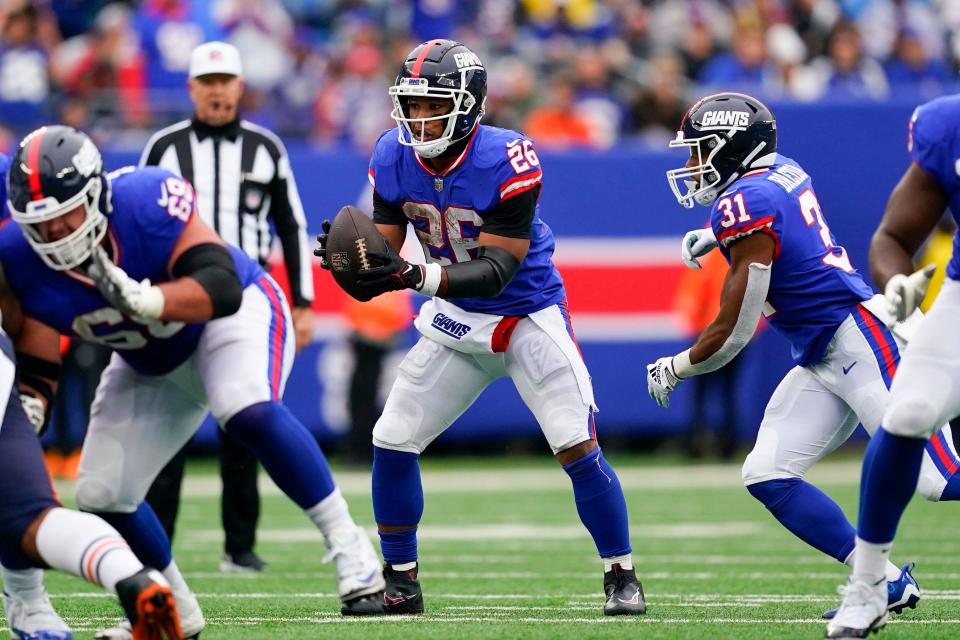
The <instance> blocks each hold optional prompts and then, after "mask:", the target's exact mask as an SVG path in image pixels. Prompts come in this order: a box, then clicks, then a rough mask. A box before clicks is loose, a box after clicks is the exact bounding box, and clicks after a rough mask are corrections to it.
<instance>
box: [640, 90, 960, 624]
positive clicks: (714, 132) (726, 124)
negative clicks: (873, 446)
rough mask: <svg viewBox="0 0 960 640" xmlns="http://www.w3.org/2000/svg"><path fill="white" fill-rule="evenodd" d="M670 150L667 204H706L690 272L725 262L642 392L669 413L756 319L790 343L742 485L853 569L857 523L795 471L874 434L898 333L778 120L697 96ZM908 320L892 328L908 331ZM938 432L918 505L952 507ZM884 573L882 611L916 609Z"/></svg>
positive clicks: (952, 462)
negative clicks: (697, 314) (699, 323)
mask: <svg viewBox="0 0 960 640" xmlns="http://www.w3.org/2000/svg"><path fill="white" fill-rule="evenodd" d="M670 147H672V148H685V149H688V150H689V152H690V158H689V160H688V161H687V163H686V165H685V166H684V167H683V168H680V169H674V170H672V171H669V172H668V173H667V178H668V181H669V183H670V186H671V188H672V189H673V192H674V194H675V195H676V197H677V200H678V201H679V202H680V204H682V205H684V206H686V207H692V206H693V205H694V203H695V202H696V203H699V204H702V205H710V206H711V207H712V209H711V215H710V225H711V228H710V229H709V230H698V231H695V232H691V233H689V234H687V237H686V238H685V240H684V243H685V244H684V247H685V255H686V254H691V258H690V260H691V261H688V264H689V265H691V266H698V265H696V262H695V260H693V258H694V257H696V256H700V255H703V254H705V253H706V252H707V251H709V250H711V249H712V248H713V247H714V246H717V245H719V248H720V251H721V252H722V253H723V255H724V257H725V258H726V259H727V261H728V262H729V263H730V265H731V268H730V271H729V273H728V275H727V279H726V281H725V283H724V289H723V293H722V296H721V301H720V311H719V312H718V314H717V318H716V319H715V320H714V322H713V323H712V324H711V325H710V326H709V327H707V329H706V330H705V331H704V332H703V334H702V335H701V336H700V338H699V339H698V340H697V343H696V344H695V345H694V346H693V347H692V348H690V349H689V350H687V351H684V352H683V353H680V354H678V355H676V356H673V357H666V358H660V359H659V360H657V361H656V362H655V363H653V364H651V365H649V366H648V367H647V370H648V377H647V384H648V389H649V391H650V395H651V397H652V398H654V400H656V402H657V403H658V404H659V405H660V406H662V407H667V406H669V396H670V393H671V392H672V391H673V390H674V389H675V388H676V387H677V385H679V384H680V382H682V381H683V380H684V379H686V378H688V377H690V376H693V375H698V374H701V373H707V372H709V371H713V370H716V369H718V368H720V367H722V366H724V365H725V364H726V363H727V362H729V361H730V360H732V359H733V358H734V357H735V356H736V355H737V354H738V353H739V351H740V350H741V349H742V348H743V347H744V346H745V345H746V344H747V342H748V341H749V339H750V337H751V336H752V335H753V332H754V330H755V328H756V326H757V322H758V321H759V319H760V315H761V313H763V314H764V315H765V316H766V317H767V319H768V321H769V322H770V324H771V326H773V327H774V328H775V329H777V330H779V331H780V332H781V333H783V334H784V335H785V336H786V337H787V338H788V339H789V340H790V342H791V344H792V355H793V359H794V362H795V363H796V365H797V366H795V367H794V368H793V369H792V370H791V371H790V372H789V373H788V374H787V375H786V377H785V378H784V379H783V381H782V382H781V383H780V385H779V386H778V387H777V389H776V391H775V392H774V394H773V396H772V397H771V398H770V401H769V403H768V405H767V408H766V412H765V414H764V417H763V421H762V423H761V425H760V430H759V433H758V434H757V442H756V445H755V446H754V449H753V451H752V452H751V453H750V455H749V456H748V457H747V459H746V461H745V462H744V465H743V480H744V484H745V485H746V486H747V490H748V491H749V492H750V494H751V495H753V496H754V497H755V498H757V499H758V500H759V501H760V502H762V503H763V504H764V506H766V507H767V509H768V510H769V511H770V512H771V514H773V516H774V517H775V518H777V520H778V521H780V523H781V524H783V526H784V527H786V528H787V529H788V530H789V531H791V532H792V533H793V534H794V535H796V536H797V537H799V538H800V539H801V540H803V541H804V542H806V543H807V544H809V545H810V546H812V547H814V548H816V549H818V550H819V551H822V552H823V553H826V554H827V555H830V556H832V557H833V558H836V559H837V560H838V561H840V562H843V563H846V564H848V565H852V564H853V558H854V554H853V550H854V538H855V531H854V529H853V527H852V526H851V525H850V523H849V522H848V521H847V519H846V516H845V515H844V514H843V511H842V510H841V509H840V507H839V506H838V505H837V504H836V503H835V502H834V501H833V500H832V499H831V498H829V497H828V496H827V495H826V494H824V493H823V492H822V491H820V490H819V489H818V488H816V487H815V486H813V485H811V484H809V483H807V482H805V481H804V479H803V477H804V475H805V474H806V472H807V470H808V469H809V468H810V467H811V466H813V464H814V463H816V461H817V460H819V459H821V458H822V457H824V456H825V455H827V454H829V453H830V452H831V451H833V450H834V449H835V448H836V447H838V446H839V445H840V444H842V443H843V442H845V441H846V440H847V438H849V437H850V434H851V433H852V432H853V430H854V428H855V427H856V426H857V423H858V422H862V423H863V425H864V427H865V428H866V429H867V431H868V432H870V433H873V432H875V431H876V430H877V427H878V426H879V424H880V418H881V415H882V412H883V407H884V406H885V405H886V402H887V397H888V394H889V392H888V389H889V386H890V382H891V380H892V379H893V375H894V373H895V372H896V368H897V364H898V362H899V347H898V340H899V341H900V342H901V343H902V342H903V339H902V338H899V336H898V337H895V336H894V335H893V334H891V332H890V330H889V329H888V328H887V325H888V324H893V321H892V318H891V316H890V314H889V312H888V311H887V309H886V308H885V305H884V304H883V298H882V296H874V294H873V291H872V290H871V289H870V288H869V287H868V286H867V285H866V283H864V281H863V279H862V278H861V277H860V275H859V274H858V273H857V272H856V271H855V270H854V268H853V266H852V265H851V264H850V260H849V258H848V257H847V254H846V251H845V250H844V249H843V247H842V246H840V245H838V244H837V242H836V239H835V238H834V237H833V234H832V233H831V232H830V229H829V228H828V226H827V224H826V221H825V219H824V216H823V212H822V211H821V209H820V204H819V202H818V201H817V197H816V194H815V193H814V191H813V187H812V184H811V180H810V176H808V175H807V174H806V172H804V170H803V169H802V168H801V167H800V166H799V165H797V163H796V162H794V161H793V160H791V159H789V158H787V157H784V156H782V155H779V154H778V153H777V131H776V122H775V120H774V117H773V115H772V114H771V113H770V111H769V110H768V109H767V107H766V106H764V105H763V104H762V103H761V102H760V101H759V100H756V99H755V98H752V97H750V96H747V95H744V94H739V93H721V94H716V95H711V96H707V97H705V98H703V99H701V100H699V101H698V102H697V103H695V104H694V105H693V106H692V107H691V108H690V110H689V111H688V112H687V114H686V116H685V117H684V119H683V122H682V123H681V126H680V131H678V133H677V138H676V139H675V140H674V141H672V142H671V143H670ZM680 182H684V183H685V184H686V187H687V190H686V192H685V193H684V192H683V191H682V190H681V187H680V184H679V183H680ZM691 245H693V248H692V249H691ZM926 276H927V277H928V276H929V273H928V274H926ZM915 322H916V320H913V321H911V322H910V323H907V325H900V326H897V327H896V328H895V331H896V333H906V332H909V330H910V328H911V327H910V326H909V325H914V324H915ZM939 437H941V438H942V442H943V443H944V446H943V447H941V448H938V447H936V446H935V445H934V444H932V443H931V445H930V447H929V453H930V456H929V458H927V459H926V460H925V467H924V474H923V480H922V482H921V484H920V487H919V489H920V492H921V493H922V495H923V496H924V497H925V498H927V499H928V500H933V501H936V500H956V499H958V498H960V478H957V477H955V475H954V472H955V471H956V465H957V458H956V454H955V452H954V451H953V450H952V448H951V447H952V443H951V437H950V433H949V427H944V434H940V436H939ZM911 489H912V488H911ZM881 574H882V575H884V577H885V580H886V581H889V602H888V606H889V608H890V609H891V610H893V611H896V612H898V613H899V612H900V611H902V609H903V608H904V607H905V606H910V607H912V606H915V604H916V602H917V600H919V596H920V591H919V589H918V587H917V584H916V582H915V581H914V579H913V577H912V575H911V574H910V567H909V565H907V566H904V567H903V568H901V569H898V568H897V567H896V566H895V565H893V564H892V563H890V562H887V564H886V565H885V566H884V567H882V570H881ZM885 593H887V590H886V588H885ZM885 602H886V599H885ZM834 613H835V612H827V614H825V616H832V615H833V614H834Z"/></svg>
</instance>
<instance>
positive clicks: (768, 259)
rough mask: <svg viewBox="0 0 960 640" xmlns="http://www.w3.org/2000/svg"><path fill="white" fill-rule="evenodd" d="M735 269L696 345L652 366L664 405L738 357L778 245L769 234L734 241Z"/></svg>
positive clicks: (650, 377)
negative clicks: (687, 383) (695, 379)
mask: <svg viewBox="0 0 960 640" xmlns="http://www.w3.org/2000/svg"><path fill="white" fill-rule="evenodd" d="M729 251H730V270H729V271H728V272H727V276H726V278H725V279H724V282H723V289H722V291H721V294H720V310H719V311H718V312H717V317H716V318H715V319H714V321H713V322H711V323H710V325H709V326H707V328H706V329H705V330H704V331H703V333H702V334H701V335H700V337H699V338H697V341H696V343H695V344H694V345H693V346H692V347H691V348H689V349H687V350H686V351H683V352H681V353H678V354H677V355H675V356H673V357H665V358H660V359H659V360H657V361H656V362H655V363H653V364H651V365H648V366H647V390H648V391H649V393H650V396H651V397H652V398H653V399H654V400H655V401H656V402H657V404H659V405H660V406H662V407H669V406H670V399H669V398H670V393H671V392H672V391H673V390H674V389H675V388H676V387H677V385H679V384H680V382H682V381H683V380H684V379H685V378H689V377H691V376H695V375H701V374H704V373H709V372H711V371H715V370H717V369H719V368H721V367H723V366H724V365H726V364H727V363H728V362H730V361H731V360H733V359H734V358H735V357H736V356H737V354H739V353H740V351H741V350H743V348H744V347H745V346H746V345H747V343H748V342H749V341H750V338H751V337H752V336H753V333H754V331H755V330H756V328H757V322H759V320H760V314H761V312H762V310H763V305H764V302H765V301H766V298H767V292H768V291H769V288H770V269H771V266H772V263H773V257H774V254H775V251H776V244H775V242H774V240H773V238H772V237H770V236H769V235H767V234H766V233H751V234H750V235H747V236H744V237H742V238H739V239H737V240H735V241H734V242H732V243H731V244H730V245H729Z"/></svg>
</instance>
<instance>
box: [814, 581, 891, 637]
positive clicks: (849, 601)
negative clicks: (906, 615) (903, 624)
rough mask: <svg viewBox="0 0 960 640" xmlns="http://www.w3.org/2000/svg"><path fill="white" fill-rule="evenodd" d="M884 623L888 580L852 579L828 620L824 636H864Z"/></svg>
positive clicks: (880, 627) (878, 628) (885, 619)
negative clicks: (832, 616)
mask: <svg viewBox="0 0 960 640" xmlns="http://www.w3.org/2000/svg"><path fill="white" fill-rule="evenodd" d="M886 624H887V581H886V580H885V579H884V580H880V581H879V582H877V584H867V583H866V582H859V581H852V580H851V582H850V584H848V585H847V588H846V590H845V591H844V594H843V603H842V604H841V605H840V609H839V611H837V615H836V616H835V617H834V618H833V620H831V621H830V622H829V624H827V632H826V635H825V636H824V637H825V638H866V637H867V636H869V635H870V634H871V633H875V632H877V631H880V629H882V628H883V627H884V625H886Z"/></svg>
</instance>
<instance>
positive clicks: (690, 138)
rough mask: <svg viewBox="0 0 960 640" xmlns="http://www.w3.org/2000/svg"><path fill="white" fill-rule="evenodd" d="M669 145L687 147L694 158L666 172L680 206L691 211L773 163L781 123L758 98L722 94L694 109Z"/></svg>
mask: <svg viewBox="0 0 960 640" xmlns="http://www.w3.org/2000/svg"><path fill="white" fill-rule="evenodd" d="M669 146H670V148H671V149H687V150H688V151H689V152H690V158H691V159H690V160H688V162H687V163H686V164H685V165H684V166H683V167H680V168H678V169H671V170H670V171H667V182H668V183H669V184H670V189H671V190H672V191H673V195H674V197H676V199H677V202H679V203H680V204H681V205H683V206H684V207H687V208H688V209H689V208H692V207H693V205H694V203H697V204H701V205H704V206H709V205H712V204H713V203H714V201H716V199H717V197H718V196H719V195H720V193H722V192H723V190H724V189H726V188H727V187H729V186H730V185H731V184H732V183H733V182H735V181H736V180H737V179H739V178H740V177H741V176H743V174H745V173H746V172H748V171H751V170H754V169H759V168H762V167H769V166H770V165H772V164H773V163H774V161H775V160H776V152H777V123H776V120H775V119H774V117H773V114H772V113H771V112H770V110H769V109H768V108H767V107H766V106H765V105H764V104H763V103H762V102H760V101H759V100H757V99H756V98H753V97H751V96H748V95H746V94H742V93H718V94H715V95H711V96H707V97H705V98H701V99H700V100H698V101H697V102H696V103H695V104H694V105H693V106H692V107H690V109H689V110H688V111H687V113H686V115H684V117H683V121H682V122H681V123H680V129H679V130H678V131H677V136H676V138H674V139H673V140H671V141H670V145H669ZM681 183H682V184H683V185H684V186H683V187H681ZM684 187H685V189H684Z"/></svg>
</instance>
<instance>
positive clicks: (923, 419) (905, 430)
mask: <svg viewBox="0 0 960 640" xmlns="http://www.w3.org/2000/svg"><path fill="white" fill-rule="evenodd" d="M939 415H940V411H939V409H938V408H937V407H936V406H935V405H934V403H933V402H932V401H931V400H930V399H929V398H925V397H922V396H915V397H910V398H904V399H902V400H897V401H896V403H895V404H891V405H890V406H888V407H887V412H886V414H884V416H883V428H884V429H885V430H886V431H887V432H888V433H891V434H893V435H895V436H903V437H905V438H927V437H929V436H930V435H931V434H932V433H933V432H934V431H936V430H937V427H939V426H940V420H939Z"/></svg>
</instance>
